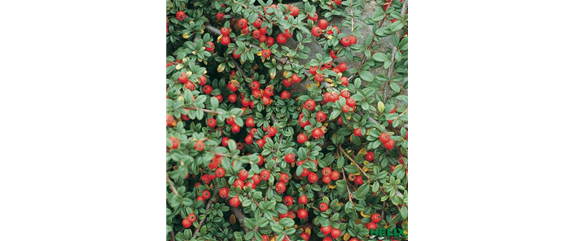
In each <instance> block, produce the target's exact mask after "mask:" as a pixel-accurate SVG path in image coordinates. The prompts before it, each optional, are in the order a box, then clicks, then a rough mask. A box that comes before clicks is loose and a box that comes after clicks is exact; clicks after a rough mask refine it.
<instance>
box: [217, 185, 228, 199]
mask: <svg viewBox="0 0 574 241" xmlns="http://www.w3.org/2000/svg"><path fill="white" fill-rule="evenodd" d="M227 195H229V189H227V188H226V187H224V188H221V189H219V196H220V197H221V198H227Z"/></svg>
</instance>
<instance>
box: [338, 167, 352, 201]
mask: <svg viewBox="0 0 574 241" xmlns="http://www.w3.org/2000/svg"><path fill="white" fill-rule="evenodd" d="M341 171H342V172H343V179H344V180H345V186H346V187H347V193H348V194H349V201H351V203H352V204H353V206H354V205H355V203H353V194H352V193H351V190H350V189H349V185H348V183H349V182H348V181H347V177H346V175H345V168H341Z"/></svg>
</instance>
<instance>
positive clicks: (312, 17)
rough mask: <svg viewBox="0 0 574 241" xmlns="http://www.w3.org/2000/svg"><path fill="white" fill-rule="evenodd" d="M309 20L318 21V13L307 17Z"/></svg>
mask: <svg viewBox="0 0 574 241" xmlns="http://www.w3.org/2000/svg"><path fill="white" fill-rule="evenodd" d="M307 18H308V19H311V20H312V21H313V22H315V21H317V19H319V16H317V13H309V14H308V15H307Z"/></svg>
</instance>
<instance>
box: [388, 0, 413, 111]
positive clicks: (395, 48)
mask: <svg viewBox="0 0 574 241" xmlns="http://www.w3.org/2000/svg"><path fill="white" fill-rule="evenodd" d="M407 4H408V0H405V2H404V3H403V8H402V9H401V18H402V19H404V18H405V14H406V11H407ZM400 34H401V31H400V30H399V31H398V32H397V33H396V35H397V36H399V35H400ZM397 50H398V47H397V46H395V45H393V52H392V54H391V65H390V66H389V71H388V72H387V78H388V79H389V80H388V81H387V82H385V84H384V85H383V87H382V91H383V100H385V101H386V99H387V87H388V85H389V83H390V82H391V77H392V76H393V72H394V71H395V55H396V54H397Z"/></svg>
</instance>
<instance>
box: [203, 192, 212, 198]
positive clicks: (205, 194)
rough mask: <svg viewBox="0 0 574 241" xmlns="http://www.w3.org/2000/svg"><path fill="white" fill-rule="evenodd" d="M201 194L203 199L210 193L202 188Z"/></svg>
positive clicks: (209, 195)
mask: <svg viewBox="0 0 574 241" xmlns="http://www.w3.org/2000/svg"><path fill="white" fill-rule="evenodd" d="M201 196H202V197H203V198H205V199H209V198H210V197H211V193H210V192H209V190H203V192H202V193H201Z"/></svg>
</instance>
